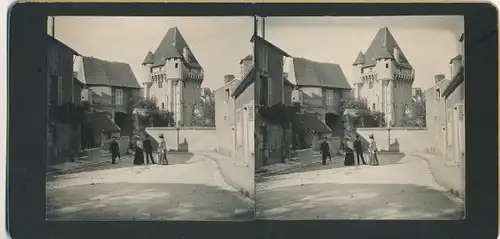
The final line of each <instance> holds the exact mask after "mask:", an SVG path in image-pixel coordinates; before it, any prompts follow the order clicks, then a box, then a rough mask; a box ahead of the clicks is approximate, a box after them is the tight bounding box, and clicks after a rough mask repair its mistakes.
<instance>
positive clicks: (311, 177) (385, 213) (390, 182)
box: [256, 154, 463, 220]
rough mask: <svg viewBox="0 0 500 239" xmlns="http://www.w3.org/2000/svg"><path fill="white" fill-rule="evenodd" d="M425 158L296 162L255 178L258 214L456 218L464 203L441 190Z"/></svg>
mask: <svg viewBox="0 0 500 239" xmlns="http://www.w3.org/2000/svg"><path fill="white" fill-rule="evenodd" d="M444 191H445V190H444V189H443V188H442V187H440V186H439V185H437V184H436V182H435V181H434V178H433V177H432V175H431V173H430V171H429V166H428V164H427V163H426V162H425V161H424V160H422V159H420V158H418V157H413V156H404V157H403V155H397V154H387V155H380V165H379V166H366V165H363V166H350V167H345V166H343V161H342V160H338V161H336V162H334V163H332V164H328V165H316V166H312V167H309V168H300V169H297V170H294V171H291V172H288V173H286V174H280V175H275V176H270V177H265V178H262V179H259V180H258V181H257V182H256V210H257V217H258V218H261V219H277V220H311V219H396V220H398V219H399V220H405V219H409V220H417V219H423V220H431V219H436V220H439V219H460V218H462V215H463V214H462V213H463V209H462V205H461V203H460V202H459V201H457V200H455V199H453V198H451V197H449V196H447V195H445V194H444Z"/></svg>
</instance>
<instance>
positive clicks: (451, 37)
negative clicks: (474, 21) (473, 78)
mask: <svg viewBox="0 0 500 239" xmlns="http://www.w3.org/2000/svg"><path fill="white" fill-rule="evenodd" d="M265 23H266V27H265V39H266V40H268V41H270V42H272V43H273V44H275V45H276V46H278V47H280V48H281V49H283V50H284V51H286V52H287V53H289V54H290V55H292V56H293V57H304V58H307V59H310V60H314V61H320V62H331V63H337V64H339V65H340V67H341V68H342V70H343V72H344V74H345V75H346V77H347V79H348V81H349V83H351V85H352V82H353V79H352V73H353V67H352V63H353V62H354V60H355V59H356V56H357V55H358V53H359V51H362V52H363V53H364V52H365V51H366V49H367V48H368V47H369V45H370V43H371V41H372V40H373V38H374V37H375V35H376V33H377V31H378V29H380V28H383V27H385V26H387V27H388V28H389V30H390V31H391V33H392V35H393V36H394V38H395V40H396V41H397V43H398V45H399V46H400V48H401V50H402V51H403V53H404V54H405V56H406V57H407V58H408V60H409V62H410V64H411V65H412V66H413V68H414V69H415V82H414V83H413V87H421V88H423V89H427V88H430V87H432V86H433V83H434V75H436V74H444V75H445V76H446V77H447V78H448V79H449V77H450V68H449V64H448V63H449V61H450V59H451V58H453V57H455V56H456V55H457V54H459V50H460V45H459V41H458V39H459V37H460V35H461V34H462V33H463V31H464V23H463V16H390V17H267V18H266V21H265ZM466 54H467V53H465V55H466ZM285 67H286V66H285ZM285 69H288V68H285Z"/></svg>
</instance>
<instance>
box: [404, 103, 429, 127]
mask: <svg viewBox="0 0 500 239" xmlns="http://www.w3.org/2000/svg"><path fill="white" fill-rule="evenodd" d="M425 117H426V108H425V102H423V101H419V102H414V103H413V104H412V105H411V107H410V109H409V114H407V115H405V117H404V119H403V122H402V123H401V126H404V127H425V126H426V125H427V122H426V118H425Z"/></svg>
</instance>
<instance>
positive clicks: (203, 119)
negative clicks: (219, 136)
mask: <svg viewBox="0 0 500 239" xmlns="http://www.w3.org/2000/svg"><path fill="white" fill-rule="evenodd" d="M192 119H193V122H192V125H194V126H200V127H215V100H214V99H213V97H207V98H206V99H205V100H202V102H201V104H199V105H198V106H197V107H195V108H194V109H193V118H192Z"/></svg>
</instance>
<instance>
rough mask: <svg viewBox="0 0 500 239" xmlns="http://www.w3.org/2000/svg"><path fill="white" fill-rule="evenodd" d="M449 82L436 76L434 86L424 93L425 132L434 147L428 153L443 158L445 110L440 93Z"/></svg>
mask: <svg viewBox="0 0 500 239" xmlns="http://www.w3.org/2000/svg"><path fill="white" fill-rule="evenodd" d="M449 82H450V81H449V80H447V79H445V76H444V75H443V74H438V75H436V76H435V77H434V86H432V87H431V88H429V89H427V90H426V91H425V93H424V94H425V108H426V111H425V112H426V124H427V130H428V132H429V134H431V137H429V139H430V140H432V144H431V145H434V146H433V147H432V148H430V151H431V152H433V153H435V154H439V155H443V156H444V151H443V149H444V148H445V144H446V138H445V137H446V134H445V133H446V131H445V129H446V119H445V112H446V110H445V101H444V99H443V98H442V93H443V92H444V89H445V88H446V86H448V84H449Z"/></svg>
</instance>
